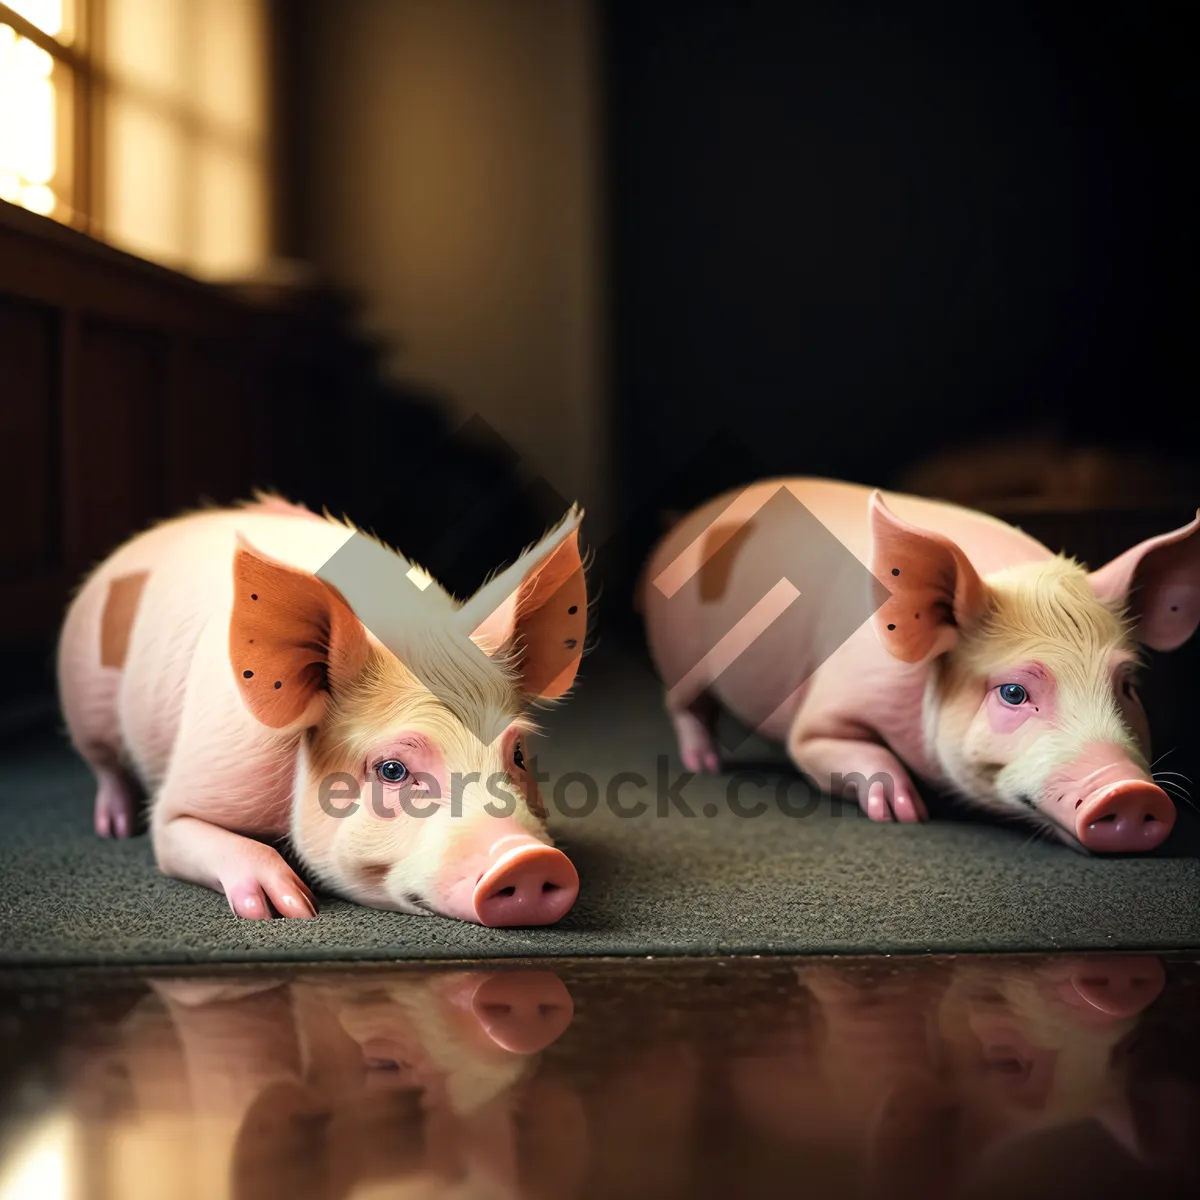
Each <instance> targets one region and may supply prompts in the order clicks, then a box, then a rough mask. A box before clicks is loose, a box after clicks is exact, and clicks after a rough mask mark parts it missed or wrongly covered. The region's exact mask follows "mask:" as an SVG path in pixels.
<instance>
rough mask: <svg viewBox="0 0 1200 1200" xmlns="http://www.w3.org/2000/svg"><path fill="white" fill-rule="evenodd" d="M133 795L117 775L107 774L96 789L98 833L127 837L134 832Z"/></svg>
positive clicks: (105, 835) (103, 835) (104, 835)
mask: <svg viewBox="0 0 1200 1200" xmlns="http://www.w3.org/2000/svg"><path fill="white" fill-rule="evenodd" d="M133 810H134V802H133V796H132V795H130V793H129V789H128V788H127V787H126V786H125V784H124V783H122V781H121V780H120V779H118V778H117V777H116V776H105V777H104V778H102V779H101V780H100V786H99V788H98V789H97V791H96V814H95V822H96V833H97V834H98V835H99V836H100V837H116V838H127V837H129V835H130V834H131V833H132V832H133Z"/></svg>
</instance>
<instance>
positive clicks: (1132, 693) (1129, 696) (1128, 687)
mask: <svg viewBox="0 0 1200 1200" xmlns="http://www.w3.org/2000/svg"><path fill="white" fill-rule="evenodd" d="M1121 695H1122V696H1124V697H1125V699H1126V700H1136V699H1137V687H1136V686H1135V685H1134V682H1133V680H1132V679H1123V680H1122V681H1121Z"/></svg>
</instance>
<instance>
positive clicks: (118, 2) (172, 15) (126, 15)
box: [103, 0, 205, 101]
mask: <svg viewBox="0 0 1200 1200" xmlns="http://www.w3.org/2000/svg"><path fill="white" fill-rule="evenodd" d="M198 2H199V3H204V2H205V0H198ZM191 3H192V4H195V3H197V0H191ZM189 7H190V5H189V0H107V3H105V5H104V8H103V12H104V34H105V41H104V47H105V59H106V64H107V67H108V70H109V72H110V73H111V75H112V77H113V79H115V80H116V81H117V82H118V83H124V84H131V85H133V86H134V87H136V88H138V89H141V90H142V91H144V92H145V91H149V92H153V93H154V94H155V95H157V96H160V97H162V98H163V99H165V100H174V101H182V100H185V99H186V98H187V92H188V76H189V69H188V68H189V61H188V60H189V58H191V57H194V50H193V51H192V53H191V54H189V53H188V45H189V38H188V34H189V30H188V15H189V12H188V10H189Z"/></svg>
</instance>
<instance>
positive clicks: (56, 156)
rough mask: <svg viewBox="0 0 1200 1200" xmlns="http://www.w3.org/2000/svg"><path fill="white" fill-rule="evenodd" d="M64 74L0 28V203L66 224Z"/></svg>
mask: <svg viewBox="0 0 1200 1200" xmlns="http://www.w3.org/2000/svg"><path fill="white" fill-rule="evenodd" d="M68 84H69V71H68V68H67V67H65V66H64V65H63V64H61V63H57V62H55V60H54V59H53V58H52V57H51V56H50V55H49V54H47V53H46V52H45V51H44V50H42V49H41V48H40V47H38V46H35V45H34V44H33V43H32V42H31V41H28V40H27V39H26V38H23V37H18V36H17V34H16V32H15V31H14V30H13V29H12V27H11V26H9V25H2V24H0V199H3V200H8V201H9V202H10V203H13V204H20V205H23V206H24V207H25V208H28V209H31V210H32V211H33V212H37V213H42V214H43V215H44V216H53V217H57V218H59V219H63V220H65V219H67V218H68V217H69V216H70V210H69V200H70V197H69V195H68V184H69V172H68V171H67V170H66V169H65V168H66V167H67V165H68V163H69V160H70V154H69V153H68V144H67V143H68V141H69V124H68V121H67V119H66V118H67V115H68V110H69V107H70V105H69V102H68V101H69V94H70V93H69V89H68V87H67V85H68Z"/></svg>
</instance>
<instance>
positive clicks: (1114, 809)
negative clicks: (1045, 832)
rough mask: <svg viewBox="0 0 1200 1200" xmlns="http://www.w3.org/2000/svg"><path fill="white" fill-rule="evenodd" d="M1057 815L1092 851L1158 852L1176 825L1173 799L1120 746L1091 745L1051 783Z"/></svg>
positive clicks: (1050, 802) (1051, 796) (1054, 812)
mask: <svg viewBox="0 0 1200 1200" xmlns="http://www.w3.org/2000/svg"><path fill="white" fill-rule="evenodd" d="M1048 804H1049V808H1050V809H1051V815H1052V816H1053V817H1054V818H1055V820H1057V821H1058V822H1059V823H1060V824H1062V825H1065V826H1066V827H1067V828H1068V829H1070V830H1071V832H1072V833H1074V834H1075V836H1076V837H1077V838H1078V839H1079V841H1080V842H1081V843H1082V844H1083V845H1084V846H1086V847H1087V849H1089V850H1095V851H1098V852H1101V853H1105V852H1107V853H1126V852H1135V853H1136V852H1138V851H1146V850H1153V849H1154V848H1155V847H1156V846H1161V845H1162V843H1163V842H1164V841H1166V839H1167V836H1168V834H1170V832H1171V830H1172V828H1173V827H1174V825H1175V806H1174V804H1172V803H1171V798H1170V797H1169V796H1168V795H1167V793H1166V792H1164V791H1163V790H1162V788H1160V787H1159V786H1158V785H1157V784H1155V783H1154V782H1153V781H1152V780H1150V779H1148V778H1147V777H1146V774H1145V772H1144V771H1142V770H1141V769H1140V768H1139V767H1138V766H1137V765H1136V764H1135V763H1134V762H1133V761H1132V760H1131V759H1130V758H1129V757H1128V755H1126V754H1125V753H1124V752H1123V751H1122V750H1121V749H1120V748H1119V747H1116V746H1090V747H1088V748H1087V749H1085V751H1084V752H1083V754H1082V755H1080V757H1079V759H1078V760H1077V761H1076V762H1075V763H1073V764H1072V765H1071V767H1069V768H1068V769H1067V770H1066V771H1064V772H1062V773H1061V774H1060V775H1059V776H1058V777H1057V778H1056V779H1054V780H1052V781H1051V787H1050V798H1049V802H1048Z"/></svg>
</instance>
